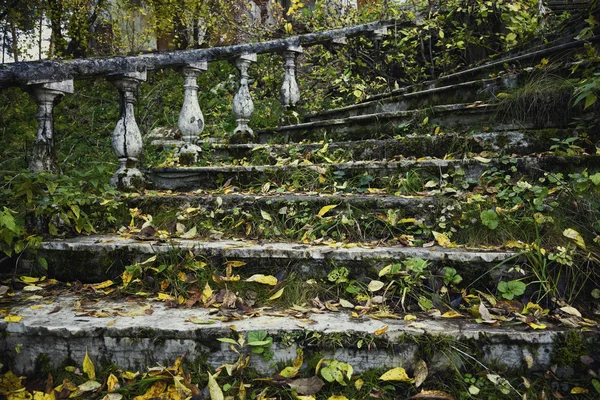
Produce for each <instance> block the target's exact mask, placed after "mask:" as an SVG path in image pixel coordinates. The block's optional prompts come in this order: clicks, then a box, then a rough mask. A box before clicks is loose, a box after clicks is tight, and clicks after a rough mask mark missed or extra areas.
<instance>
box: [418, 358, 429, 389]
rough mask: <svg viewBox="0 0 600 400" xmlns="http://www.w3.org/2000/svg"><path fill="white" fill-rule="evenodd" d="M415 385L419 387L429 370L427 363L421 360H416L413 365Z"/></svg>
mask: <svg viewBox="0 0 600 400" xmlns="http://www.w3.org/2000/svg"><path fill="white" fill-rule="evenodd" d="M414 372H415V387H419V386H421V385H422V384H423V382H425V379H427V376H428V375H429V370H428V369H427V363H426V362H425V361H423V360H419V361H417V364H416V365H415V371H414Z"/></svg>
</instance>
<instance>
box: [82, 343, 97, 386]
mask: <svg viewBox="0 0 600 400" xmlns="http://www.w3.org/2000/svg"><path fill="white" fill-rule="evenodd" d="M83 372H85V373H86V374H87V376H88V378H89V379H90V380H91V381H93V380H95V379H96V368H94V363H92V360H91V359H90V356H89V355H88V352H87V349H86V350H85V357H84V358H83Z"/></svg>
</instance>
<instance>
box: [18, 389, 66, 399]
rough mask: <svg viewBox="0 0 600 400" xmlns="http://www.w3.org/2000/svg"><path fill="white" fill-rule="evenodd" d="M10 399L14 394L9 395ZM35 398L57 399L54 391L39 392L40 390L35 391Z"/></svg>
mask: <svg viewBox="0 0 600 400" xmlns="http://www.w3.org/2000/svg"><path fill="white" fill-rule="evenodd" d="M8 398H9V399H12V398H13V397H12V396H8ZM33 400H56V395H55V394H54V391H53V392H52V393H44V392H38V391H35V390H34V391H33Z"/></svg>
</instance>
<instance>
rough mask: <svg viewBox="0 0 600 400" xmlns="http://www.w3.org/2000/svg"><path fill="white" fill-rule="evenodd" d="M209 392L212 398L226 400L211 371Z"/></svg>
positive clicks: (213, 399) (212, 399)
mask: <svg viewBox="0 0 600 400" xmlns="http://www.w3.org/2000/svg"><path fill="white" fill-rule="evenodd" d="M208 392H209V393H210V399H211V400H224V396H223V391H222V390H221V387H220V386H219V384H218V383H217V381H216V380H215V377H214V376H213V375H211V374H210V373H209V374H208Z"/></svg>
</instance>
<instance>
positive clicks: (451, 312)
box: [442, 311, 464, 318]
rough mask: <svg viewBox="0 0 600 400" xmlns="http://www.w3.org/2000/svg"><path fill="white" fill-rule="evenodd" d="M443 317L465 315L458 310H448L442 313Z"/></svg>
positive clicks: (461, 316) (462, 316)
mask: <svg viewBox="0 0 600 400" xmlns="http://www.w3.org/2000/svg"><path fill="white" fill-rule="evenodd" d="M442 318H464V315H462V314H460V313H457V312H456V311H446V312H445V313H443V314H442Z"/></svg>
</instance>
